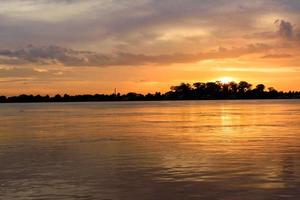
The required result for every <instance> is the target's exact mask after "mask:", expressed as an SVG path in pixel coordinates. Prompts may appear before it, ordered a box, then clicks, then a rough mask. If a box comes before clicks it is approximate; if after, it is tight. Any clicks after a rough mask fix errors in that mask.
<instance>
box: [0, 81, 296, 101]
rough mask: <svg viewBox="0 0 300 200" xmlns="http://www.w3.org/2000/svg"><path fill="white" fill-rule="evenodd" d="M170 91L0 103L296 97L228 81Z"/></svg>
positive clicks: (3, 98) (22, 97) (31, 98)
mask: <svg viewBox="0 0 300 200" xmlns="http://www.w3.org/2000/svg"><path fill="white" fill-rule="evenodd" d="M170 89H171V90H170V91H168V92H166V93H164V94H162V93H160V92H156V93H155V94H150V93H149V94H146V95H143V94H137V93H134V92H130V93H128V94H120V93H117V94H116V93H114V94H109V95H107V94H95V95H90V94H86V95H74V96H71V95H68V94H65V95H63V96H61V95H59V94H57V95H55V96H52V97H50V96H49V95H46V96H41V95H36V96H34V95H25V94H23V95H20V96H12V97H6V96H0V103H31V102H91V101H161V100H224V99H299V98H300V92H299V91H289V92H282V91H277V90H276V89H275V88H273V87H269V88H268V89H266V87H265V85H263V84H258V85H257V86H256V87H254V88H253V86H252V84H250V83H248V82H246V81H241V82H239V83H236V82H230V83H222V82H220V81H216V82H207V83H203V82H197V83H194V84H192V85H191V84H189V83H181V84H180V85H177V86H172V87H171V88H170Z"/></svg>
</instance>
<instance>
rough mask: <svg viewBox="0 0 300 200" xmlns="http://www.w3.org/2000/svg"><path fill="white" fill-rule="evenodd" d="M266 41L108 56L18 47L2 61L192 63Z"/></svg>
mask: <svg viewBox="0 0 300 200" xmlns="http://www.w3.org/2000/svg"><path fill="white" fill-rule="evenodd" d="M269 48H271V47H270V46H268V45H266V44H259V43H258V44H250V45H247V46H245V47H239V48H236V47H234V48H223V47H220V48H219V49H218V50H217V51H211V52H205V53H197V54H188V53H187V54H185V53H174V54H162V55H146V54H133V53H126V52H120V53H116V54H114V55H106V54H101V53H97V52H92V51H78V50H73V49H69V48H63V47H59V46H43V47H36V46H32V45H30V46H27V47H26V48H23V49H18V50H0V64H18V65H22V64H23V65H63V66H98V67H107V66H130V65H144V64H155V65H169V64H176V63H191V62H196V61H201V60H207V59H224V58H235V57H239V56H242V55H247V54H252V53H259V52H262V51H266V50H268V49H269Z"/></svg>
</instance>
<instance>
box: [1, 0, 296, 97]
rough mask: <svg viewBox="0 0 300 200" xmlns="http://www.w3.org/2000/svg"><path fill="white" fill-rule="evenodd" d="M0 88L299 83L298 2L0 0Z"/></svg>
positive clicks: (78, 90)
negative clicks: (222, 81)
mask: <svg viewBox="0 0 300 200" xmlns="http://www.w3.org/2000/svg"><path fill="white" fill-rule="evenodd" d="M0 5H1V6H0V44H1V45H0V95H18V94H24V93H32V94H50V95H51V94H56V93H60V94H64V93H69V94H87V93H92V94H94V93H112V92H113V91H114V89H115V88H117V91H118V92H121V93H126V92H129V91H133V92H139V93H147V92H155V91H162V92H164V91H167V90H168V89H169V88H170V86H172V85H178V84H179V83H181V82H190V83H193V82H199V81H200V82H207V81H216V80H219V79H223V78H224V77H228V78H230V79H232V80H234V81H236V82H238V81H241V80H246V81H248V82H251V83H253V84H254V85H255V84H258V83H264V84H265V85H266V86H270V87H271V86H273V87H275V88H277V89H279V90H284V91H288V90H300V12H299V11H300V1H299V0H251V1H247V0H214V1H211V0H0Z"/></svg>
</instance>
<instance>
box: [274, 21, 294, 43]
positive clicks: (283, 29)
mask: <svg viewBox="0 0 300 200" xmlns="http://www.w3.org/2000/svg"><path fill="white" fill-rule="evenodd" d="M275 24H277V25H278V31H277V33H278V34H279V36H281V37H283V38H285V39H289V40H291V39H293V38H294V35H295V34H294V26H293V25H292V24H291V23H290V22H288V21H285V20H276V21H275Z"/></svg>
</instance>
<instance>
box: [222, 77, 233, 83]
mask: <svg viewBox="0 0 300 200" xmlns="http://www.w3.org/2000/svg"><path fill="white" fill-rule="evenodd" d="M218 81H220V82H221V83H223V84H228V83H230V82H232V81H234V79H233V78H232V77H228V76H224V77H220V78H219V79H218Z"/></svg>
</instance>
